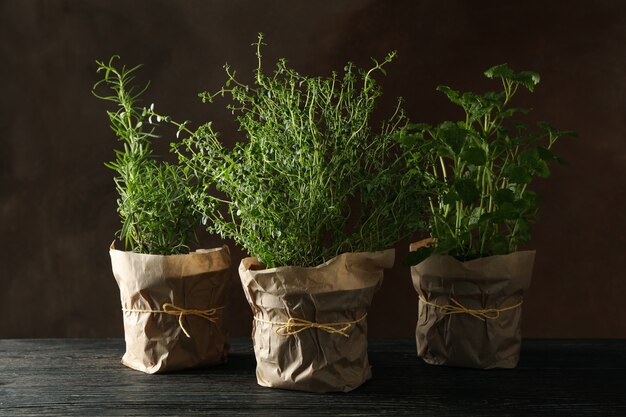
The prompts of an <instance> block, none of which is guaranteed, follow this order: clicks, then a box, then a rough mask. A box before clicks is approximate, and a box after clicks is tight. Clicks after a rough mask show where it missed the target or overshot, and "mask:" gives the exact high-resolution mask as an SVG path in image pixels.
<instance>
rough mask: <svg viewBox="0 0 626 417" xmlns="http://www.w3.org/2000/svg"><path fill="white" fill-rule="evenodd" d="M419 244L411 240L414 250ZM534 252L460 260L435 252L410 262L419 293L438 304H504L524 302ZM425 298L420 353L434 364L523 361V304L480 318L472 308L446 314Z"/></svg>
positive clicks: (487, 364)
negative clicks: (413, 264) (415, 261)
mask: <svg viewBox="0 0 626 417" xmlns="http://www.w3.org/2000/svg"><path fill="white" fill-rule="evenodd" d="M416 246H419V245H412V249H414V248H416ZM534 259H535V251H520V252H514V253H511V254H508V255H498V256H489V257H485V258H480V259H475V260H471V261H467V262H461V261H458V260H457V259H455V258H454V257H452V256H448V255H432V256H430V257H429V258H427V259H426V260H424V261H423V262H421V263H420V264H418V265H415V266H412V267H411V276H412V278H413V285H414V286H415V289H416V290H417V292H418V294H419V295H420V297H422V298H424V299H425V300H426V301H427V302H429V303H432V304H435V305H436V306H447V305H454V301H453V300H456V301H457V302H458V303H459V304H461V305H462V306H464V307H465V308H467V309H472V310H485V309H505V308H507V307H510V306H514V305H516V304H518V303H520V302H522V301H523V295H524V292H525V291H526V290H527V289H528V287H529V285H530V278H531V275H532V269H533V263H534ZM436 306H434V305H429V304H427V303H424V302H422V301H420V303H419V315H418V321H417V328H416V332H415V335H416V341H417V354H418V356H419V357H421V358H423V359H424V360H425V361H426V362H427V363H430V364H433V365H450V366H462V367H469V368H482V369H490V368H514V367H515V366H517V362H518V361H519V352H520V344H521V340H522V335H521V329H520V324H521V317H522V306H521V305H520V306H518V307H516V308H512V309H508V310H505V311H500V312H499V313H495V312H491V314H490V316H494V315H498V317H497V318H491V319H490V318H485V319H481V318H478V317H474V316H472V315H470V314H468V313H464V312H458V310H456V311H457V312H456V313H453V314H445V311H442V309H441V308H438V307H436Z"/></svg>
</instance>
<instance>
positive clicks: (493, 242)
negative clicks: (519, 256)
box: [489, 233, 509, 255]
mask: <svg viewBox="0 0 626 417" xmlns="http://www.w3.org/2000/svg"><path fill="white" fill-rule="evenodd" d="M489 247H490V252H491V254H492V255H505V254H506V253H508V251H509V241H508V239H507V238H506V237H505V236H503V235H502V234H500V233H496V234H494V235H493V236H491V238H490V239H489Z"/></svg>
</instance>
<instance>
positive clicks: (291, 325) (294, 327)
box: [254, 313, 367, 337]
mask: <svg viewBox="0 0 626 417" xmlns="http://www.w3.org/2000/svg"><path fill="white" fill-rule="evenodd" d="M365 317H367V313H365V314H363V316H362V317H361V318H360V319H357V320H353V321H338V322H334V323H316V322H312V321H309V320H305V319H299V318H295V317H289V320H287V321H271V320H264V319H260V318H258V317H255V318H254V320H256V321H258V322H261V323H267V324H271V325H273V326H279V327H277V328H276V329H275V330H274V333H276V334H277V335H279V336H292V335H295V334H298V333H301V332H303V331H305V330H307V329H320V330H323V331H325V332H327V333H331V334H340V335H342V336H344V337H350V335H348V333H346V331H347V330H348V329H349V328H350V327H352V326H353V325H354V324H356V323H358V322H360V321H363V320H364V319H365Z"/></svg>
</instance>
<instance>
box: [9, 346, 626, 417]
mask: <svg viewBox="0 0 626 417" xmlns="http://www.w3.org/2000/svg"><path fill="white" fill-rule="evenodd" d="M123 350H124V342H123V340H118V339H103V340H93V339H54V340H45V339H44V340H0V415H3V416H4V415H6V416H30V415H37V416H58V415H63V416H93V415H111V416H115V415H124V416H145V415H182V416H186V415H211V414H212V415H220V416H236V415H268V414H271V415H274V416H283V415H294V414H300V415H303V416H304V415H306V416H322V415H334V416H359V415H378V416H387V415H388V416H398V415H437V416H499V417H501V416H544V415H545V416H626V399H625V395H624V390H625V389H626V341H624V340H528V341H525V342H524V345H523V352H522V361H521V363H520V366H519V367H518V368H517V369H514V370H492V371H479V370H469V369H458V368H447V367H440V366H429V365H426V364H424V363H423V362H422V361H420V360H419V359H417V358H416V356H415V345H414V341H413V340H411V339H403V340H375V341H372V342H371V343H370V352H371V353H370V361H371V362H372V365H373V367H374V368H373V373H374V379H373V380H372V381H370V382H368V383H366V384H365V385H363V386H362V387H361V388H359V389H357V390H355V391H353V392H351V393H348V394H325V395H320V394H308V393H300V392H291V391H283V390H275V389H268V388H263V387H260V386H258V385H257V384H256V379H255V376H254V366H255V361H254V354H253V352H252V347H251V343H250V341H249V340H247V339H237V340H234V341H233V349H232V353H231V355H230V360H229V363H228V364H226V365H223V366H219V367H213V368H205V369H197V370H193V371H186V372H178V373H172V374H167V375H145V374H142V373H140V372H136V371H133V370H130V369H128V368H126V367H124V366H123V365H121V364H120V363H119V359H120V357H121V355H122V353H123Z"/></svg>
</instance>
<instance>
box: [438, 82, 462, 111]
mask: <svg viewBox="0 0 626 417" xmlns="http://www.w3.org/2000/svg"><path fill="white" fill-rule="evenodd" d="M437 91H439V92H441V93H444V94H445V95H446V97H448V99H449V100H450V101H451V102H453V103H454V104H458V105H459V106H460V105H461V93H460V92H458V91H457V90H454V89H452V88H450V87H448V86H447V85H440V86H438V87H437Z"/></svg>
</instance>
